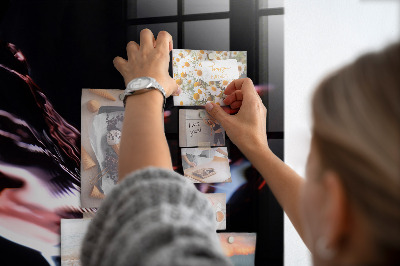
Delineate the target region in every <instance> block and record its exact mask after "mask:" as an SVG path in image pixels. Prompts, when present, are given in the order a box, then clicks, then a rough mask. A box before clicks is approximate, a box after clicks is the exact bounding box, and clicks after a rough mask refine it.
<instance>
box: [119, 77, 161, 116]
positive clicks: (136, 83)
mask: <svg viewBox="0 0 400 266" xmlns="http://www.w3.org/2000/svg"><path fill="white" fill-rule="evenodd" d="M149 90H159V91H160V92H161V94H162V95H163V97H164V105H163V111H164V108H165V102H166V97H165V90H164V88H163V87H162V86H161V85H160V84H159V83H158V82H157V81H156V80H155V79H154V78H151V77H140V78H136V79H133V80H131V81H130V82H129V83H128V85H126V89H125V91H124V92H123V93H121V94H120V95H119V98H120V100H121V101H123V102H124V106H125V105H126V98H127V97H128V96H131V95H133V94H135V93H143V92H146V91H149Z"/></svg>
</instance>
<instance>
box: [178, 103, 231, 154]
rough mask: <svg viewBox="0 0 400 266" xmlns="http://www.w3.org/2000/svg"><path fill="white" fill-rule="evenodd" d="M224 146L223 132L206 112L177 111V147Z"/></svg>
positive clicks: (201, 110)
mask: <svg viewBox="0 0 400 266" xmlns="http://www.w3.org/2000/svg"><path fill="white" fill-rule="evenodd" d="M211 146H225V130H224V129H223V128H222V126H221V125H220V124H219V122H218V121H217V120H215V119H213V118H212V117H211V116H210V115H208V113H207V112H206V110H204V109H200V110H189V109H181V110H179V147H211Z"/></svg>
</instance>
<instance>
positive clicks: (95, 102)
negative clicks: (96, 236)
mask: <svg viewBox="0 0 400 266" xmlns="http://www.w3.org/2000/svg"><path fill="white" fill-rule="evenodd" d="M122 92H123V91H122V90H115V89H82V98H81V147H82V150H81V162H82V166H81V203H82V207H85V208H93V207H99V206H100V204H101V201H102V199H103V198H104V197H105V195H106V193H107V191H109V190H110V189H111V188H112V186H114V185H115V182H116V180H117V178H116V176H117V172H118V165H117V162H118V155H117V154H116V152H115V150H114V148H115V147H113V146H114V145H109V144H108V142H107V134H108V132H111V131H113V134H115V133H116V132H117V131H115V130H119V131H120V130H121V128H122V119H123V117H122V116H121V115H122V114H123V103H122V101H121V100H120V99H119V95H120V94H121V93H122ZM117 113H118V114H119V115H117V116H114V114H117ZM110 134H111V133H110ZM110 141H111V139H110ZM113 141H115V138H114V139H113ZM110 144H114V143H111V142H110ZM115 144H116V143H115Z"/></svg>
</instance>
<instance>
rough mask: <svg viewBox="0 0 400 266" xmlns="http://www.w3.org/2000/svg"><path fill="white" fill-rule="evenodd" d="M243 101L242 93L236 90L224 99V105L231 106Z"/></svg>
mask: <svg viewBox="0 0 400 266" xmlns="http://www.w3.org/2000/svg"><path fill="white" fill-rule="evenodd" d="M242 100H243V93H242V91H241V90H236V91H234V92H233V93H232V94H229V95H228V96H226V98H225V99H224V103H225V104H226V105H231V104H232V103H234V102H238V101H242Z"/></svg>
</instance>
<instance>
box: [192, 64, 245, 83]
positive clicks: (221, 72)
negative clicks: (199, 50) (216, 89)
mask: <svg viewBox="0 0 400 266" xmlns="http://www.w3.org/2000/svg"><path fill="white" fill-rule="evenodd" d="M198 67H199V69H200V71H201V72H202V75H201V76H200V79H201V80H203V81H205V82H210V81H220V80H234V79H238V78H239V76H240V75H239V70H238V61H237V60H236V59H226V60H212V61H204V62H200V63H199V64H198Z"/></svg>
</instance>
